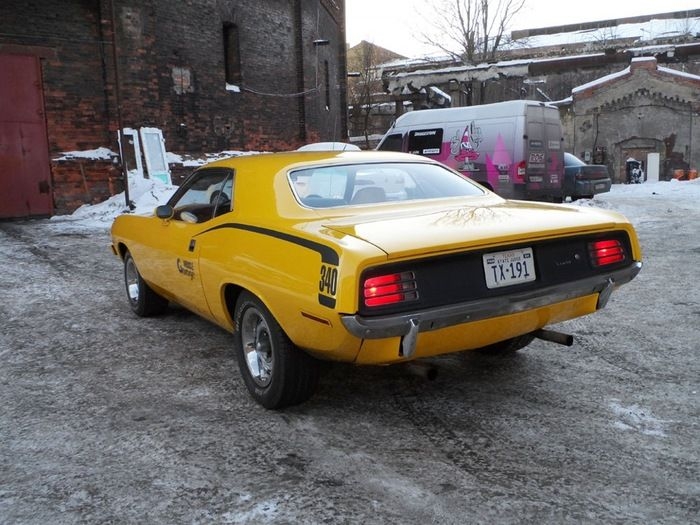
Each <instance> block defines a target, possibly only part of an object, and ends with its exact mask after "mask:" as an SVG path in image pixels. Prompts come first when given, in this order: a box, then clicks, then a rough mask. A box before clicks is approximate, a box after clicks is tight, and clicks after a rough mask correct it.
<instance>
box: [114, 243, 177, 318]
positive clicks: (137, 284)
mask: <svg viewBox="0 0 700 525" xmlns="http://www.w3.org/2000/svg"><path fill="white" fill-rule="evenodd" d="M124 284H125V286H126V298H127V299H128V300H129V306H131V309H132V310H133V311H134V313H135V314H136V315H138V316H140V317H151V316H154V315H158V314H162V313H163V312H164V311H165V309H166V308H167V307H168V300H167V299H165V298H163V297H161V296H160V295H158V294H157V293H156V292H154V291H153V290H152V289H151V287H150V286H148V284H146V281H144V280H143V278H142V277H141V274H140V273H139V270H138V268H137V267H136V263H135V262H134V258H133V257H132V256H131V254H130V253H129V252H126V254H125V255H124Z"/></svg>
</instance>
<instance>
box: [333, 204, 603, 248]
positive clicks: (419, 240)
mask: <svg viewBox="0 0 700 525" xmlns="http://www.w3.org/2000/svg"><path fill="white" fill-rule="evenodd" d="M377 208H379V207H377ZM323 225H324V227H326V228H329V229H332V230H334V231H337V232H341V233H343V234H345V235H351V236H353V237H356V238H358V239H362V240H364V241H366V242H369V243H371V244H373V245H374V246H376V247H377V248H379V249H381V250H382V251H384V252H385V253H386V254H387V256H388V258H389V259H399V258H403V257H409V256H415V255H420V256H427V255H434V254H437V253H450V252H455V251H463V250H470V249H479V248H483V247H489V246H497V245H502V244H509V243H516V242H517V243H521V242H523V241H524V242H527V241H529V240H532V241H536V240H542V239H547V238H551V237H554V236H557V235H562V234H579V233H588V232H595V231H601V230H604V229H610V228H611V227H613V226H614V224H613V223H611V221H610V216H609V215H602V214H601V215H599V216H598V215H596V214H595V211H594V210H591V209H587V213H585V214H584V213H581V212H580V211H579V210H578V209H577V208H575V207H573V206H571V207H569V206H561V205H548V204H542V203H533V202H524V201H508V202H505V203H503V204H499V205H495V206H493V205H492V206H488V207H485V206H463V205H462V206H451V207H443V208H441V209H437V208H436V207H433V208H430V209H422V210H421V209H415V210H410V209H408V210H402V211H400V212H386V213H382V212H381V211H380V210H378V209H377V210H376V212H375V211H372V212H369V210H368V213H367V214H363V215H355V216H353V217H352V218H350V217H343V218H337V219H327V220H325V221H324V222H323Z"/></svg>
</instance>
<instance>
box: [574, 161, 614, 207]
mask: <svg viewBox="0 0 700 525" xmlns="http://www.w3.org/2000/svg"><path fill="white" fill-rule="evenodd" d="M611 185H612V180H610V174H609V173H608V167H607V166H605V165H603V164H586V163H585V162H583V161H582V160H581V159H579V158H578V157H577V156H576V155H572V154H571V153H564V186H563V191H564V197H571V200H572V201H575V200H576V199H592V198H593V195H595V194H596V193H605V192H606V191H610V186H611Z"/></svg>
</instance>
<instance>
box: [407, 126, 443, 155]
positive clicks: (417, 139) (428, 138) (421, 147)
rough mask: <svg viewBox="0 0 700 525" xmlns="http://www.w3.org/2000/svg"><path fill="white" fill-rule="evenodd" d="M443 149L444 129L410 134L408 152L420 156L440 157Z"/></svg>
mask: <svg viewBox="0 0 700 525" xmlns="http://www.w3.org/2000/svg"><path fill="white" fill-rule="evenodd" d="M441 148H442V128H433V129H416V130H413V131H411V132H410V133H409V134H408V152H409V153H417V154H418V155H439V154H440V150H441Z"/></svg>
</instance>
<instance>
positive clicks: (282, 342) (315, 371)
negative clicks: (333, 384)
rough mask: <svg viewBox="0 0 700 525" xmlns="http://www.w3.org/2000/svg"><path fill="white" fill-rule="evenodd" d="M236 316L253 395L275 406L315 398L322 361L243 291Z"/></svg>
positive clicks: (239, 353)
mask: <svg viewBox="0 0 700 525" xmlns="http://www.w3.org/2000/svg"><path fill="white" fill-rule="evenodd" d="M234 319H235V322H236V332H235V339H234V345H235V352H236V358H237V360H238V368H239V369H240V371H241V375H242V376H243V380H244V382H245V385H246V388H247V389H248V391H249V392H250V394H251V396H253V398H254V399H255V400H256V401H257V402H258V403H260V404H261V405H262V406H264V407H265V408H271V409H274V408H283V407H285V406H289V405H296V404H298V403H301V402H303V401H306V400H307V399H308V398H309V397H311V395H312V394H313V393H314V391H315V390H316V386H317V384H318V377H319V362H318V361H317V360H316V359H314V358H313V357H311V356H309V355H308V354H306V353H304V352H303V351H301V350H300V349H298V348H297V347H296V346H295V345H294V344H293V343H292V341H291V340H290V339H289V337H287V334H285V333H284V331H283V330H282V327H281V326H280V325H279V324H278V323H277V321H276V320H275V318H274V317H273V315H272V314H271V313H270V311H269V310H268V309H267V308H266V307H265V305H264V304H263V303H262V302H261V301H260V300H259V299H258V298H257V297H255V296H254V295H252V294H250V293H248V292H243V293H242V294H241V296H240V297H239V298H238V301H237V302H236V309H235V314H234Z"/></svg>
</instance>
